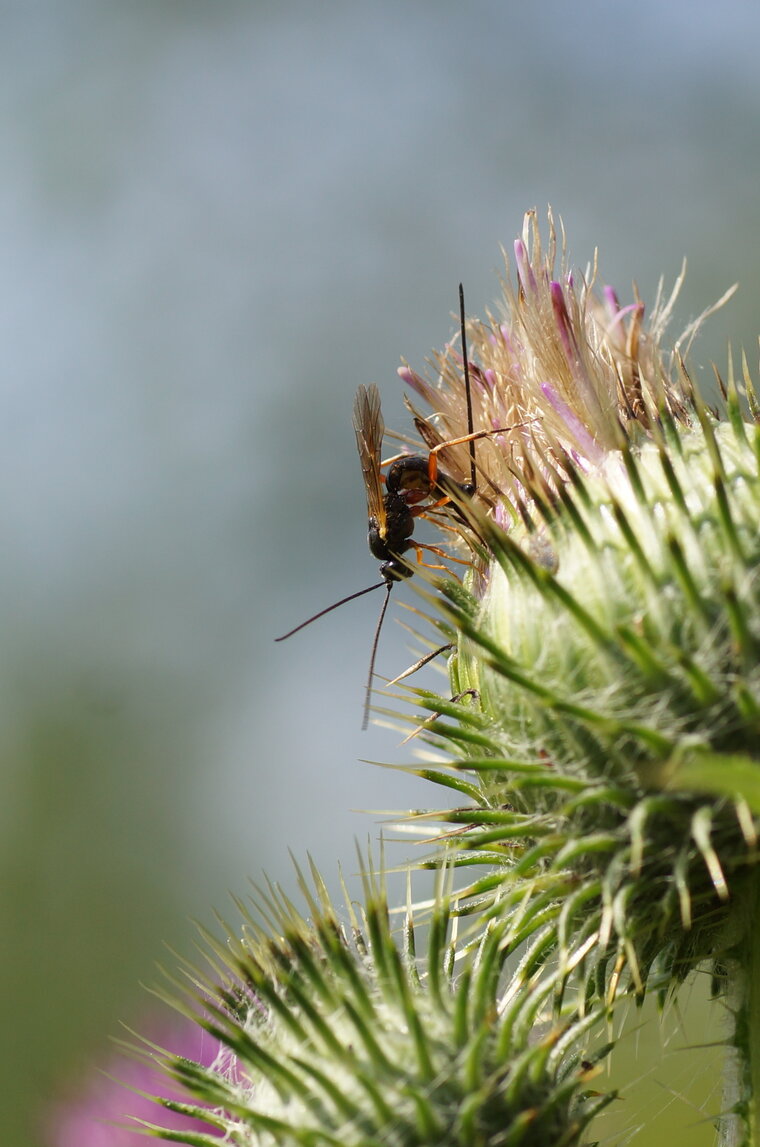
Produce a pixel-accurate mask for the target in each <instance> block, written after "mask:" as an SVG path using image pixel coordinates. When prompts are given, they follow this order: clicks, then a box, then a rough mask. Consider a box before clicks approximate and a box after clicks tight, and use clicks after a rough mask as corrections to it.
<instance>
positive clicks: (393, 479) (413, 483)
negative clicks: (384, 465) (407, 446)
mask: <svg viewBox="0 0 760 1147" xmlns="http://www.w3.org/2000/svg"><path fill="white" fill-rule="evenodd" d="M385 488H386V489H387V491H388V493H389V494H398V495H399V496H400V497H402V498H403V499H404V501H405V502H406V503H407V504H408V505H413V504H414V503H415V502H421V501H422V500H423V499H424V498H429V497H430V494H431V492H432V489H433V483H432V481H431V478H430V464H429V462H428V459H427V458H423V457H422V456H421V455H419V454H410V455H409V456H408V457H407V458H399V459H398V461H396V462H393V463H392V464H391V465H390V466H389V468H388V473H387V475H386V478H385Z"/></svg>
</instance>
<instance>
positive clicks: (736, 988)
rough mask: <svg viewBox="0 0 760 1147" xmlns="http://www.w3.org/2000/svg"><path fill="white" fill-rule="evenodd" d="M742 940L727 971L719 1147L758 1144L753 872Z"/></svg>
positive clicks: (759, 982) (758, 902)
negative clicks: (729, 1021) (728, 1020)
mask: <svg viewBox="0 0 760 1147" xmlns="http://www.w3.org/2000/svg"><path fill="white" fill-rule="evenodd" d="M742 911H743V915H744V921H743V925H744V926H743V929H742V938H741V940H740V941H739V942H738V944H737V945H736V947H735V949H734V957H735V958H734V959H732V960H731V962H730V964H729V967H728V977H729V983H728V992H727V1003H728V1007H729V1009H730V1011H731V1012H732V1013H733V1016H734V1026H733V1033H732V1036H731V1037H730V1038H729V1040H728V1053H727V1056H726V1068H725V1078H724V1087H723V1111H724V1112H726V1114H725V1115H724V1117H723V1119H722V1120H721V1125H720V1136H719V1140H718V1142H719V1147H759V1145H760V880H759V879H758V874H757V873H753V874H752V877H751V879H750V881H749V883H748V887H747V889H746V893H745V899H744V905H743V910H742Z"/></svg>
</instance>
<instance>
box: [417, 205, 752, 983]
mask: <svg viewBox="0 0 760 1147" xmlns="http://www.w3.org/2000/svg"><path fill="white" fill-rule="evenodd" d="M528 238H531V239H532V241H533V251H532V255H531V256H529V255H528ZM516 250H517V263H518V280H519V290H518V291H515V290H514V288H512V287H511V286H510V285H509V283H508V284H507V288H506V295H507V312H506V316H505V319H504V320H503V321H502V322H500V323H499V324H496V323H495V322H494V321H493V320H490V321H489V322H488V323H485V324H479V325H476V324H472V326H471V330H470V337H471V342H472V344H473V345H474V346H475V348H476V353H477V360H476V364H475V367H474V371H473V377H474V382H475V391H476V400H475V408H476V411H479V412H480V419H481V420H480V421H478V419H477V418H476V422H475V429H476V430H480V429H482V428H483V426H484V425H487V418H488V417H490V418H491V420H492V424H493V422H494V421H498V423H499V424H500V425H502V426H506V425H508V423H509V419H510V415H511V420H512V422H513V423H516V424H517V425H516V426H515V428H514V429H513V431H512V433H511V435H510V436H505V435H502V434H501V433H499V434H493V435H489V437H488V439H487V442H488V448H487V449H482V448H481V447H480V446H479V447H478V467H479V471H480V479H479V481H480V486H481V490H480V491H479V495H478V497H477V498H476V499H475V501H474V502H473V503H471V504H465V503H463V504H462V505H461V506H460V508H459V514H460V516H466V517H467V519H468V522H469V526H470V529H471V534H470V540H471V548H472V552H473V553H474V554H475V555H476V558H475V562H474V566H475V568H474V571H473V573H472V574H471V575H470V577H469V582H468V584H469V588H470V589H471V591H472V595H473V598H474V599H475V601H476V602H477V603H478V604H477V606H474V603H473V601H469V602H466V603H463V599H462V594H461V593H459V594H444V595H443V596H441V597H440V598H439V599H438V601H439V612H440V615H441V617H442V618H443V619H444V622H445V624H446V626H448V627H449V628H450V627H451V625H452V623H453V625H454V627H455V628H456V629H457V631H458V637H457V647H458V648H457V651H456V653H455V654H454V655H453V656H452V658H451V660H450V676H451V684H452V691H453V693H454V697H455V698H458V697H460V696H463V695H464V694H466V699H464V697H463V700H462V702H461V703H458V702H456V701H453V702H447V701H446V700H445V699H443V700H442V699H440V698H433V697H430V696H425V695H424V694H421V699H422V704H423V706H425V707H427V708H428V709H429V710H430V711H432V713H433V714H435V718H434V720H433V721H431V722H429V723H427V724H426V727H425V729H424V733H423V734H422V735H423V736H424V737H425V738H426V739H427V740H428V741H430V742H432V743H434V744H437V745H439V746H441V745H442V746H443V747H445V748H447V749H449V750H450V749H452V748H453V749H454V754H453V755H454V760H453V761H451V762H444V763H443V764H442V765H441V766H439V767H437V768H436V766H435V765H434V764H433V765H431V767H429V768H426V769H424V770H415V771H418V772H421V773H422V775H424V776H426V777H428V778H429V779H431V780H437V781H438V782H439V783H442V784H446V785H448V786H449V787H452V788H455V789H458V791H460V792H461V793H462V794H463V795H464V796H465V797H467V798H468V802H469V803H468V805H467V806H465V807H462V808H459V809H455V810H450V811H447V812H445V813H442V817H443V819H445V820H446V821H448V822H449V823H453V824H457V825H460V826H461V828H460V830H459V832H457V833H455V834H451V833H450V832H448V833H446V834H445V838H444V839H445V856H446V858H447V861H448V862H449V863H452V862H453V863H456V864H457V865H459V866H467V865H478V866H481V868H482V867H484V868H485V870H486V871H485V874H484V875H483V876H481V877H480V878H477V879H474V880H473V881H472V883H471V884H470V885H469V886H468V887H467V888H466V889H465V890H464V891H462V892H461V893H460V895H459V901H458V905H459V910H460V911H463V912H476V911H483V910H485V911H487V913H488V916H489V917H490V918H498V916H499V914H500V913H501V912H502V911H503V907H504V903H505V899H504V898H505V895H507V894H506V893H505V889H507V888H512V887H514V888H515V889H516V890H517V891H518V893H519V887H520V883H521V882H522V881H524V880H528V881H530V882H532V886H533V887H535V886H536V882H537V881H538V882H540V885H541V887H542V888H544V889H545V890H550V889H551V888H552V887H553V888H554V889H555V893H556V895H557V897H558V898H561V899H558V900H557V920H558V929H559V943H560V950H561V951H562V949H563V945H564V946H567V945H570V944H571V941H572V946H573V947H575V948H577V946H578V944H579V943H582V942H583V940H584V938H585V939H586V941H588V942H589V943H590V945H591V946H590V954H589V959H588V961H587V962H586V968H587V972H588V975H589V980H588V991H589V993H590V994H592V995H593V994H595V993H597V992H601V993H605V994H606V995H607V998H611V997H612V996H613V995H614V994H615V992H616V991H617V990H618V987H619V984H620V979H621V976H623V975H625V976H626V977H630V981H632V983H633V986H634V987H635V989H636V990H637V991H638V992H641V991H642V990H643V988H644V985H645V983H646V981H647V977H648V975H649V973H650V971H651V970H652V969H653V967H656V968H657V970H658V971H659V972H664V973H666V977H667V978H669V979H670V981H671V982H678V981H679V980H681V979H682V978H683V977H684V976H685V975H686V974H687V973H688V972H689V970H690V969H691V968H692V967H693V966H694V964H695V963H696V962H698V961H699V960H701V959H704V958H705V957H709V956H711V957H715V958H718V957H719V956H720V954H721V952H722V951H724V950H725V949H726V948H727V947H730V946H731V945H733V944H734V943H735V942H736V940H737V929H740V928H741V927H742V921H743V919H744V918H745V915H746V914H744V913H743V912H742V909H741V904H742V900H743V898H744V896H745V894H746V895H750V894H751V887H750V886H751V885H752V884H753V881H754V869H753V865H754V862H755V860H756V843H757V832H756V824H755V814H757V813H760V797H759V796H758V793H760V771H757V772H756V770H758V767H759V766H760V739H759V737H758V734H759V733H760V659H759V658H758V653H759V652H760V579H759V578H758V570H759V568H760V473H759V469H758V460H759V459H760V429H759V428H758V427H757V426H756V425H755V424H754V423H748V422H745V420H744V416H743V414H742V411H741V407H740V401H739V396H738V394H737V387H736V385H735V383H734V380H733V377H732V376H731V377H730V378H729V386H728V388H727V391H725V398H726V408H727V414H728V418H727V420H725V421H721V420H720V418H719V417H718V416H717V414H716V413H715V412H714V411H711V410H709V409H707V408H706V406H705V404H704V402H703V401H702V400H701V399H700V398H699V396H698V394H697V393H696V392H695V390H694V388H693V387H692V385H691V382H690V380H689V378H688V376H687V374H686V371H685V368H684V366H683V363H682V361H681V358H680V355H679V354H678V353H674V354H673V355H672V356H671V366H670V367H668V366H667V365H666V358H665V356H664V355H663V353H662V351H661V350H660V349H659V345H658V343H657V339H656V338H655V330H656V332H657V333H661V327H662V323H661V322H660V321H653V323H652V324H651V325H650V331H649V333H648V335H645V332H644V327H643V307H642V306H641V305H640V304H636V306H635V307H633V308H629V309H628V315H627V316H626V312H625V310H624V309H621V308H619V307H618V305H617V300H616V299H615V300H614V304H611V305H610V306H609V307H608V308H607V310H606V311H605V307H604V302H606V303H610V300H611V299H612V298H614V296H611V295H609V294H607V295H606V296H605V300H604V301H603V300H601V299H599V298H597V297H596V296H595V295H594V294H593V291H592V289H591V285H587V284H586V283H585V282H584V281H582V280H581V282H580V285H578V280H577V279H576V280H574V279H573V276H572V275H570V273H569V272H567V270H566V269H563V271H562V274H561V282H560V281H558V280H555V279H554V277H553V262H554V258H555V251H554V244H553V235H552V243H551V245H550V255H549V257H548V258H547V259H544V258H543V255H542V252H541V248H540V243H539V241H538V237H537V231H535V219H534V217H529V220H528V224H527V234H526V242H525V243H524V244H522V243H520V244H518V245H517V248H516ZM669 306H670V304H668V305H667V306H665V307H662V306H661V307H660V311H659V313H660V317H661V315H662V312H663V311H668V310H669ZM626 317H627V318H628V320H629V323H630V325H629V326H628V328H627V334H626V327H625V320H626ZM438 363H439V367H440V377H439V381H438V386H437V387H436V386H431V385H430V384H428V383H426V382H424V381H423V380H421V379H420V377H419V376H417V375H414V374H413V373H412V372H410V371H409V370H408V369H407V370H406V371H405V372H404V377H405V378H406V379H407V381H408V382H409V383H410V384H411V385H413V386H414V388H415V389H416V390H417V391H418V392H419V393H421V394H423V396H424V397H425V398H426V399H427V400H428V401H429V402H430V403H431V405H433V406H434V408H435V409H438V410H443V411H445V412H447V414H446V417H447V421H446V431H447V433H449V434H451V436H452V437H456V436H457V435H458V434H461V433H462V417H463V415H462V410H463V406H464V402H463V398H462V379H461V375H460V374H459V373H458V372H457V371H456V370H455V369H454V367H453V366H452V363H451V359H450V357H447V356H439V359H438ZM549 370H552V371H553V372H554V373H553V374H551V375H549V374H548V371H549ZM544 372H547V373H546V374H545V373H544ZM745 383H746V390H747V395H746V397H747V400H748V403H749V406H750V408H754V405H755V400H754V395H753V392H752V389H751V385H750V384H749V380H748V379H747V377H746V372H745ZM495 409H498V410H499V411H500V414H499V417H498V419H494V417H493V415H492V414H488V411H491V412H492V411H493V410H495ZM518 419H519V422H518ZM418 423H419V418H418ZM526 427H527V428H528V429H526ZM465 535H466V531H465ZM473 696H475V697H477V698H478V699H479V705H475V704H473ZM447 718H448V719H447ZM748 778H749V779H748ZM755 778H757V779H755ZM745 794H746V795H745ZM453 848H456V857H455V859H454V860H452V856H451V853H452V849H453ZM510 895H511V894H510ZM507 899H509V896H507ZM734 909H736V910H734ZM658 983H660V984H662V983H663V980H662V978H660V977H658Z"/></svg>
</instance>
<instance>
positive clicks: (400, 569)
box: [354, 384, 471, 587]
mask: <svg viewBox="0 0 760 1147" xmlns="http://www.w3.org/2000/svg"><path fill="white" fill-rule="evenodd" d="M354 431H355V433H356V445H357V447H358V450H359V458H360V460H361V464H362V473H363V475H364V486H365V490H366V493H367V518H368V521H369V531H368V534H367V541H368V543H369V549H370V553H371V554H372V556H373V557H374V558H377V560H378V561H379V562H382V565H381V566H380V576H381V577H382V579H383V581H384V582H385V583H386V584H387V585H388V586H389V587H390V586H391V585H392V583H393V582H395V581H401V580H402V579H404V578H408V577H411V576H412V574H413V573H414V570H413V568H412V567H411V566H410V565H409V563H408V562H406V561H404V559H403V557H402V555H403V554H405V553H406V552H407V550H410V549H412V548H414V543H413V542H412V534H413V533H414V521H415V518H417V517H419V515H420V514H422V513H424V510H425V508H426V507H420V505H419V504H420V503H421V502H425V501H426V500H427V499H428V498H435V499H437V500H438V501H440V502H444V501H447V500H448V497H449V494H448V493H447V490H451V489H455V490H456V491H457V492H458V493H460V494H468V493H471V487H470V486H465V485H461V484H460V483H458V482H455V481H454V480H453V479H452V478H449V477H448V476H447V475H445V474H442V473H439V472H438V470H437V465H435V464H433V463H431V458H430V457H427V458H424V457H423V456H422V455H421V454H408V455H405V456H403V457H402V458H397V459H396V461H394V462H392V463H391V465H390V466H389V467H388V473H387V474H386V476H385V489H384V490H383V477H382V470H381V451H382V445H383V434H384V433H385V427H384V425H383V417H382V414H381V411H380V392H379V391H378V389H377V387H376V386H375V385H374V384H373V385H372V386H360V387H359V389H358V390H357V392H356V399H355V400H354Z"/></svg>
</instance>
